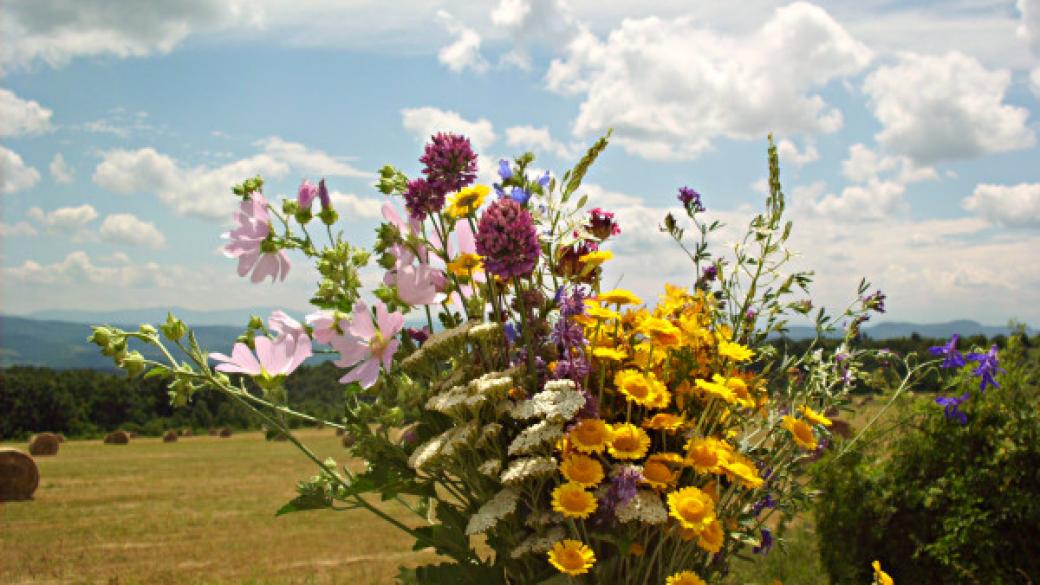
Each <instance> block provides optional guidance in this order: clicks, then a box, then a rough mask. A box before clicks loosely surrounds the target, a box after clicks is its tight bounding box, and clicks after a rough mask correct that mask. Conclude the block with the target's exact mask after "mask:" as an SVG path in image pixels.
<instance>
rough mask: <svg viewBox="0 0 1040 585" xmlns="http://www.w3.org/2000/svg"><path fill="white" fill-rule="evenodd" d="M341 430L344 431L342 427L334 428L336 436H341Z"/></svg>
mask: <svg viewBox="0 0 1040 585" xmlns="http://www.w3.org/2000/svg"><path fill="white" fill-rule="evenodd" d="M343 432H344V431H343V429H336V436H337V437H342V436H343Z"/></svg>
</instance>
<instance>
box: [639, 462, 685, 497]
mask: <svg viewBox="0 0 1040 585" xmlns="http://www.w3.org/2000/svg"><path fill="white" fill-rule="evenodd" d="M667 462H668V459H667V458H664V457H658V456H657V455H651V456H650V458H649V459H647V461H646V463H644V464H643V480H642V483H643V484H645V485H648V486H650V487H652V488H653V489H655V490H665V489H668V488H669V487H670V486H672V485H674V484H675V482H676V481H678V479H679V474H678V472H676V471H673V470H672V468H671V467H669V466H668V463H667Z"/></svg>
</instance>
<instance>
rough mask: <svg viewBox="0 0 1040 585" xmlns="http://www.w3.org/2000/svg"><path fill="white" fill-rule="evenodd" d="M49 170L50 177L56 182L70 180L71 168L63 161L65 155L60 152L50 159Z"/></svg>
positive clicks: (69, 181) (68, 181) (67, 181)
mask: <svg viewBox="0 0 1040 585" xmlns="http://www.w3.org/2000/svg"><path fill="white" fill-rule="evenodd" d="M50 171H51V177H52V178H53V179H54V180H55V181H57V182H58V183H71V182H72V176H73V173H72V169H71V168H70V167H69V165H68V164H67V163H66V162H65V157H64V156H62V154H61V153H60V152H59V153H57V154H55V155H54V158H52V159H51V165H50Z"/></svg>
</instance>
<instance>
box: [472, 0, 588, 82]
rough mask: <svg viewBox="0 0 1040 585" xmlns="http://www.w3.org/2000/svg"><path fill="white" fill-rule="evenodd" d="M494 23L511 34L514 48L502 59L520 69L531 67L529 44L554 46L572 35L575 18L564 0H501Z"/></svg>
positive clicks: (495, 12) (494, 14)
mask: <svg viewBox="0 0 1040 585" xmlns="http://www.w3.org/2000/svg"><path fill="white" fill-rule="evenodd" d="M491 24H493V25H494V26H495V27H496V28H498V29H501V30H503V31H505V32H506V33H508V34H509V36H510V38H511V40H512V48H511V50H510V51H509V52H507V53H506V54H505V55H503V56H502V57H501V59H500V61H501V62H502V63H504V64H507V65H515V66H517V67H519V68H521V69H530V68H531V56H530V54H529V51H528V45H529V44H531V43H532V42H539V43H543V44H547V45H550V46H553V45H555V44H556V40H557V39H560V38H568V37H570V36H572V35H573V33H574V30H573V29H574V27H575V26H576V21H575V19H574V16H573V14H572V12H571V10H570V8H569V6H568V5H567V3H566V2H565V1H564V0H501V1H500V2H499V3H498V6H496V7H495V10H494V11H493V12H492V13H491Z"/></svg>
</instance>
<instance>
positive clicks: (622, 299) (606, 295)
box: [596, 288, 643, 305]
mask: <svg viewBox="0 0 1040 585" xmlns="http://www.w3.org/2000/svg"><path fill="white" fill-rule="evenodd" d="M596 300H597V301H599V302H601V303H605V304H608V305H638V304H640V303H642V302H643V299H641V298H639V297H637V296H636V295H635V294H633V293H632V292H631V291H627V290H625V289H622V288H615V289H614V290H608V291H607V292H603V293H599V294H598V295H596Z"/></svg>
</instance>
